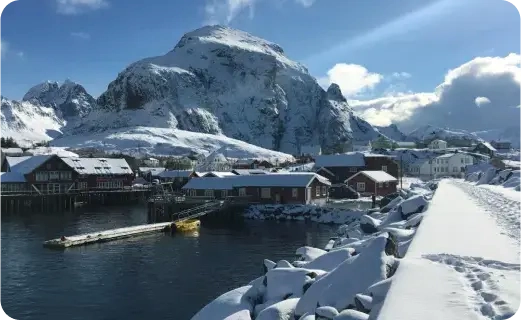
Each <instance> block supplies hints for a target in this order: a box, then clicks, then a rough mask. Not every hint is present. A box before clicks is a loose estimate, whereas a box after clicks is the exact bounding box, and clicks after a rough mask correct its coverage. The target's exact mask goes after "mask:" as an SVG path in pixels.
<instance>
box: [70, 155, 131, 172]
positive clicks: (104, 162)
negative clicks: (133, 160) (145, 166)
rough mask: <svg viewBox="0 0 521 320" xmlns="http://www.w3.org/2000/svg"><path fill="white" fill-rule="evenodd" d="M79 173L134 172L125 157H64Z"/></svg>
mask: <svg viewBox="0 0 521 320" xmlns="http://www.w3.org/2000/svg"><path fill="white" fill-rule="evenodd" d="M62 160H63V161H64V162H65V163H66V164H68V165H69V166H70V167H72V168H73V169H74V171H76V172H78V173H79V174H133V173H134V172H133V171H132V169H130V166H129V164H128V163H127V160H125V159H124V158H120V159H118V158H62Z"/></svg>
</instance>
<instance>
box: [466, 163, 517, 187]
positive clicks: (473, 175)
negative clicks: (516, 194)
mask: <svg viewBox="0 0 521 320" xmlns="http://www.w3.org/2000/svg"><path fill="white" fill-rule="evenodd" d="M469 167H471V169H470V173H467V175H466V176H465V180H466V181H468V182H471V183H475V184H476V185H500V186H503V187H505V188H508V189H512V190H515V191H520V190H521V177H520V170H512V169H505V170H499V169H497V168H495V167H494V166H492V165H490V164H488V163H486V164H480V165H474V166H469ZM469 167H467V168H469ZM467 171H469V170H467Z"/></svg>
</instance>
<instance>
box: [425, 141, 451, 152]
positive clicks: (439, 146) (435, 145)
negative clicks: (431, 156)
mask: <svg viewBox="0 0 521 320" xmlns="http://www.w3.org/2000/svg"><path fill="white" fill-rule="evenodd" d="M429 149H433V150H443V149H447V141H444V140H440V139H436V140H432V141H431V143H429Z"/></svg>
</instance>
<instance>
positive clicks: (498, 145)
mask: <svg viewBox="0 0 521 320" xmlns="http://www.w3.org/2000/svg"><path fill="white" fill-rule="evenodd" d="M490 145H491V146H492V147H494V148H495V149H496V150H504V151H507V150H510V149H511V148H512V144H511V143H510V142H509V141H495V140H492V141H491V142H490Z"/></svg>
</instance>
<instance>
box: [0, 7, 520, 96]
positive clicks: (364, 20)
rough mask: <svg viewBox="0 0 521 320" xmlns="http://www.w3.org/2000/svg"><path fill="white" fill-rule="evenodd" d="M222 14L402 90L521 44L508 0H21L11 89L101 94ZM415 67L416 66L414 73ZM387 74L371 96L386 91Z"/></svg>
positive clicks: (321, 66) (327, 65) (304, 58)
mask: <svg viewBox="0 0 521 320" xmlns="http://www.w3.org/2000/svg"><path fill="white" fill-rule="evenodd" d="M206 22H220V23H224V24H229V25H230V26H232V27H235V28H238V29H242V30H245V31H247V32H250V33H252V34H254V35H257V36H260V37H263V38H266V39H268V40H270V41H273V42H276V43H278V44H280V45H281V46H282V48H284V50H285V51H286V53H287V55H288V56H289V57H290V58H292V59H293V60H297V61H301V62H303V63H304V64H305V65H306V66H307V67H308V69H309V70H310V72H311V73H312V74H313V75H314V76H315V77H317V78H321V77H325V76H326V74H327V72H328V70H330V69H332V68H333V67H334V66H335V65H336V64H339V63H345V64H354V65H360V66H363V68H366V70H367V71H368V72H373V73H376V74H379V75H382V76H383V77H385V78H392V77H391V76H390V75H392V74H393V73H400V74H403V75H406V74H407V76H406V77H405V76H404V77H399V76H397V78H398V77H399V78H400V81H399V83H397V84H395V85H396V86H397V87H398V88H400V90H402V91H412V92H423V91H430V92H432V91H433V90H434V88H435V87H436V86H437V85H439V84H440V83H442V82H443V79H444V77H445V74H446V73H447V71H448V70H449V69H452V68H456V67H458V66H460V65H462V64H463V63H465V62H468V61H470V60H472V59H474V58H475V57H477V56H506V55H508V54H509V53H511V52H516V53H517V52H519V47H520V43H519V39H520V34H519V23H520V21H519V14H518V13H517V11H516V10H515V8H514V6H513V5H511V4H509V3H507V2H505V1H502V0H448V1H447V0H437V1H433V0H392V1H389V0H378V1H376V0H363V1H362V0H316V1H311V0H208V1H206V0H198V1H187V0H154V1H150V0H149V1H144V0H132V1H128V0H124V1H123V0H18V1H16V2H14V3H11V4H10V5H9V6H8V7H7V8H6V9H5V10H4V11H3V14H2V19H1V31H2V34H1V38H2V78H1V81H2V83H1V85H2V88H1V89H2V95H4V96H6V97H8V98H11V99H20V98H21V97H22V96H23V94H24V93H25V92H26V91H27V90H28V89H29V88H30V87H31V86H32V85H35V84H37V83H39V82H42V81H45V80H56V81H63V80H64V79H66V78H69V79H71V80H73V81H76V82H79V83H81V84H82V85H84V86H85V88H86V89H87V91H89V92H90V93H91V94H92V95H94V96H98V95H99V94H101V93H102V92H103V91H104V90H105V89H106V87H107V85H108V84H109V82H110V81H112V80H114V79H115V77H116V75H117V74H118V72H120V71H122V70H123V69H124V68H125V67H126V66H127V65H128V64H130V63H132V62H134V61H136V60H138V59H141V58H144V57H148V56H154V55H160V54H163V53H166V52H167V51H169V50H171V49H172V48H173V47H174V46H175V44H176V43H177V41H178V40H179V39H180V38H181V36H182V35H183V34H184V33H186V32H188V31H190V30H193V29H195V28H198V27H200V26H202V25H204V24H205V23H206ZM409 75H410V76H409ZM389 85H390V84H389V83H388V82H385V81H379V82H378V86H376V88H375V90H373V91H371V93H370V94H369V95H368V97H370V98H374V97H377V96H379V95H382V94H385V90H388V89H389Z"/></svg>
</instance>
